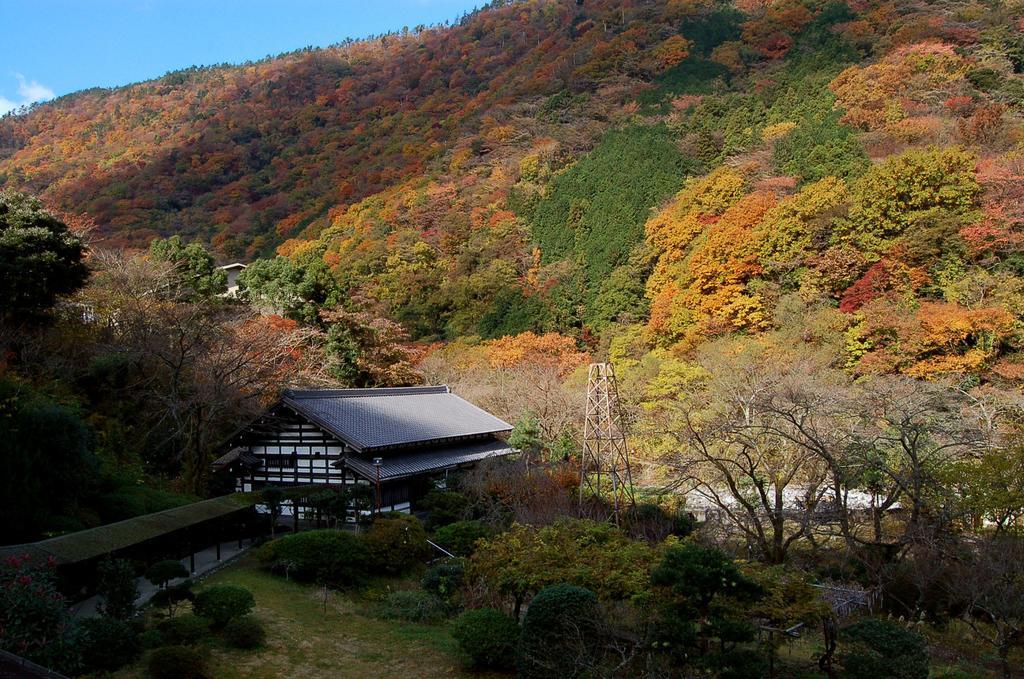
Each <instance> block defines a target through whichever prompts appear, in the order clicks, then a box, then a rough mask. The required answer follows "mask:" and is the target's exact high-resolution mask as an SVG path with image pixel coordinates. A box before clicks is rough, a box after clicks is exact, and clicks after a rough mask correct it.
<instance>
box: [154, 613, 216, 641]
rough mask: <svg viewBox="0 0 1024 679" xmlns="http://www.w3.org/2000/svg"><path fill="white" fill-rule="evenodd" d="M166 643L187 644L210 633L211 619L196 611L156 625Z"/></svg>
mask: <svg viewBox="0 0 1024 679" xmlns="http://www.w3.org/2000/svg"><path fill="white" fill-rule="evenodd" d="M156 631H157V632H158V633H159V634H160V638H161V639H162V640H163V643H165V644H171V645H174V646H187V645H188V644H194V643H196V642H197V641H200V640H202V639H205V638H206V637H208V636H209V635H210V621H209V620H207V619H206V618H201V617H199V616H198V615H195V614H194V613H186V614H185V615H179V616H177V617H174V618H168V619H167V620H164V621H162V622H161V623H160V624H158V625H157V626H156Z"/></svg>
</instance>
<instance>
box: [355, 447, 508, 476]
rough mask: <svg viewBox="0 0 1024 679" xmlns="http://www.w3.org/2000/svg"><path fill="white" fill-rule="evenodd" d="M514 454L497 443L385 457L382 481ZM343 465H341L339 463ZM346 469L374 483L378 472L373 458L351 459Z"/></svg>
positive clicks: (411, 452)
mask: <svg viewBox="0 0 1024 679" xmlns="http://www.w3.org/2000/svg"><path fill="white" fill-rule="evenodd" d="M513 452H515V451H514V450H513V449H512V448H510V447H509V446H508V444H507V443H504V442H503V441H499V440H497V439H491V440H489V441H481V442H476V443H470V442H467V443H463V444H456V445H449V446H441V447H438V448H430V449H428V450H416V451H409V452H402V453H398V454H391V455H387V454H385V455H382V456H381V457H382V464H381V466H380V480H381V481H393V480H395V479H402V478H405V477H407V476H415V475H416V474H429V473H432V472H439V471H444V470H445V469H454V468H456V467H458V466H460V465H464V464H470V463H472V462H479V461H480V460H483V459H485V458H488V457H502V456H505V455H510V454H512V453H513ZM339 464H340V463H339ZM345 465H346V466H348V468H349V469H351V470H353V471H354V472H356V473H357V474H359V475H360V476H362V477H363V478H366V479H369V480H374V479H376V478H377V476H376V475H377V469H376V467H374V464H373V458H367V457H349V458H347V459H346V460H345Z"/></svg>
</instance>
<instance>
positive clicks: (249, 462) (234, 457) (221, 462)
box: [210, 448, 262, 470]
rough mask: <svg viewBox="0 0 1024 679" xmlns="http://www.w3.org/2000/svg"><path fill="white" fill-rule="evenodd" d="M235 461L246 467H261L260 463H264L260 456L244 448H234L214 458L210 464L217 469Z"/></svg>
mask: <svg viewBox="0 0 1024 679" xmlns="http://www.w3.org/2000/svg"><path fill="white" fill-rule="evenodd" d="M235 461H237V462H239V463H240V464H241V465H242V466H245V467H259V466H260V464H262V463H261V462H260V459H259V458H258V457H256V456H255V455H253V454H252V453H249V452H247V451H246V450H245V449H244V448H232V449H231V450H229V451H228V452H227V453H225V454H224V455H221V456H220V457H218V458H217V459H216V460H214V461H213V462H212V463H211V464H210V466H211V467H213V468H214V469H215V470H221V469H224V468H225V467H227V466H229V465H230V464H231V463H232V462H235Z"/></svg>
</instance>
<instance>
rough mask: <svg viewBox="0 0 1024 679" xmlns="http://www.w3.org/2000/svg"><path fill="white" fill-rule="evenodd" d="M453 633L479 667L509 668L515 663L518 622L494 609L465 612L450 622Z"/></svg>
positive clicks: (475, 665)
mask: <svg viewBox="0 0 1024 679" xmlns="http://www.w3.org/2000/svg"><path fill="white" fill-rule="evenodd" d="M452 636H453V637H455V640H456V641H458V642H459V648H461V649H462V651H463V652H464V653H465V654H466V655H467V656H469V660H470V664H471V665H472V666H473V667H475V668H479V669H497V670H504V669H510V668H512V667H514V666H515V660H516V644H517V643H518V642H519V625H518V624H517V623H516V621H515V620H513V619H512V618H511V617H509V616H508V615H505V614H504V613H502V612H501V611H499V610H497V609H494V608H481V609H478V610H475V611H466V612H465V613H463V614H462V615H460V616H459V617H458V618H456V620H455V622H454V623H453V624H452Z"/></svg>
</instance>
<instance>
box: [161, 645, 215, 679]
mask: <svg viewBox="0 0 1024 679" xmlns="http://www.w3.org/2000/svg"><path fill="white" fill-rule="evenodd" d="M147 668H148V669H149V676H150V677H152V679H211V677H210V673H209V670H208V669H207V668H206V658H204V657H203V656H202V655H201V654H200V653H199V651H197V650H195V649H194V648H189V647H188V646H165V647H164V648H158V649H156V650H155V651H153V654H152V655H150V656H149V663H148V664H147Z"/></svg>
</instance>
